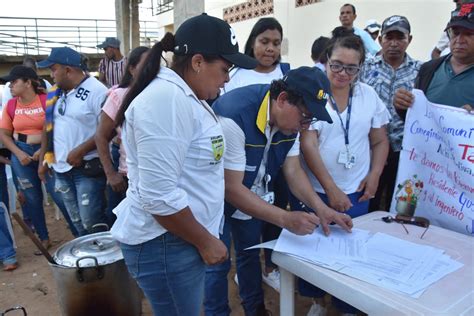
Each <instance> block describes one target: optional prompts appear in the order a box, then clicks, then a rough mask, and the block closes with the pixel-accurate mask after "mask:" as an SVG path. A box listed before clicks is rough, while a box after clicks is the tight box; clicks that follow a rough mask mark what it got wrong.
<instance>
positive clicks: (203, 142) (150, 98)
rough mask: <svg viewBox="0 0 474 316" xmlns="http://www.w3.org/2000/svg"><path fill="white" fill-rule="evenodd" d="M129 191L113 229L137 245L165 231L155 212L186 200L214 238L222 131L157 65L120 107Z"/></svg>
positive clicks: (220, 203) (219, 211)
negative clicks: (126, 105) (122, 108)
mask: <svg viewBox="0 0 474 316" xmlns="http://www.w3.org/2000/svg"><path fill="white" fill-rule="evenodd" d="M125 117H126V120H125V123H124V125H123V128H122V142H123V144H124V147H125V151H126V153H127V166H128V177H129V187H128V190H127V197H126V198H125V199H124V200H123V201H122V202H121V203H120V204H119V205H118V206H117V207H116V208H115V209H114V213H115V214H116V215H117V220H116V222H115V224H114V226H113V227H112V230H111V231H112V235H113V236H114V238H116V239H117V240H118V241H120V242H123V243H126V244H129V245H136V244H139V243H143V242H146V241H149V240H151V239H153V238H155V237H157V236H160V235H162V234H164V233H165V232H166V229H165V228H164V227H163V226H161V225H160V224H159V223H158V222H157V221H156V220H155V219H154V218H153V216H152V215H153V214H156V215H161V216H166V215H171V214H175V213H177V212H179V211H180V210H182V209H184V208H185V207H187V206H189V208H190V209H191V211H192V213H193V215H194V217H195V218H196V220H197V221H198V222H199V223H200V224H201V225H203V226H204V227H205V228H206V229H207V230H208V231H209V232H210V233H211V234H213V235H214V236H216V237H218V233H219V226H220V224H221V221H222V220H223V214H224V166H223V163H222V160H223V159H222V157H223V155H224V135H223V132H222V128H221V125H220V123H219V122H218V120H217V117H216V115H215V114H214V112H213V111H212V109H211V108H210V107H209V106H208V105H207V103H205V102H204V101H199V100H198V98H197V97H196V95H195V94H194V93H193V91H192V90H191V88H190V87H189V86H188V85H187V84H186V82H184V81H183V79H182V78H181V77H179V76H178V75H177V74H176V73H175V72H174V71H172V70H171V69H168V68H165V67H162V68H161V70H160V72H159V74H158V76H157V78H155V79H154V80H153V81H152V82H151V83H150V84H149V85H148V86H147V87H146V88H145V89H144V90H143V91H142V92H141V93H140V94H139V95H138V96H137V97H136V98H135V99H134V100H133V102H132V103H131V104H130V106H129V108H128V109H127V111H126V113H125Z"/></svg>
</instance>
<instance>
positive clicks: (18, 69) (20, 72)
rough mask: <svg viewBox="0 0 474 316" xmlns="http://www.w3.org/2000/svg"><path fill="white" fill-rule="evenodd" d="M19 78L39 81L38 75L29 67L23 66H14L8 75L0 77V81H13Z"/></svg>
mask: <svg viewBox="0 0 474 316" xmlns="http://www.w3.org/2000/svg"><path fill="white" fill-rule="evenodd" d="M20 78H22V79H23V78H24V79H34V80H39V77H38V75H37V74H36V72H35V71H34V70H33V69H31V68H30V67H26V66H23V65H16V66H14V67H13V68H12V69H11V70H10V73H9V74H8V75H7V76H3V77H0V80H3V81H15V80H17V79H20Z"/></svg>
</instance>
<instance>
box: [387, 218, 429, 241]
mask: <svg viewBox="0 0 474 316" xmlns="http://www.w3.org/2000/svg"><path fill="white" fill-rule="evenodd" d="M382 221H384V222H385V223H392V222H395V223H399V224H401V225H402V227H403V229H405V232H406V233H407V234H410V233H409V232H408V229H407V228H406V227H405V225H404V224H407V225H415V226H418V227H423V228H426V229H425V231H424V232H423V234H421V236H420V239H423V236H425V234H426V232H427V231H428V228H430V220H429V219H427V218H425V217H421V216H404V215H396V216H395V217H393V216H390V215H389V216H385V217H382Z"/></svg>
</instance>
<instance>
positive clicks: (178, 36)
mask: <svg viewBox="0 0 474 316" xmlns="http://www.w3.org/2000/svg"><path fill="white" fill-rule="evenodd" d="M174 37H175V44H176V46H175V47H174V53H175V54H176V55H193V54H204V55H217V56H220V57H222V58H223V59H225V60H227V61H228V62H230V63H232V64H234V65H236V66H238V67H241V68H246V69H253V68H255V67H257V64H258V63H257V61H256V60H255V59H254V58H252V57H250V56H247V55H245V54H242V53H239V44H238V43H237V38H236V36H235V33H234V30H233V29H232V28H231V27H230V25H229V24H227V22H225V21H223V20H221V19H218V18H216V17H213V16H209V15H207V14H206V13H203V14H201V15H198V16H195V17H192V18H190V19H188V20H186V21H184V22H183V24H181V26H180V27H179V28H178V30H177V31H176V33H175V35H174Z"/></svg>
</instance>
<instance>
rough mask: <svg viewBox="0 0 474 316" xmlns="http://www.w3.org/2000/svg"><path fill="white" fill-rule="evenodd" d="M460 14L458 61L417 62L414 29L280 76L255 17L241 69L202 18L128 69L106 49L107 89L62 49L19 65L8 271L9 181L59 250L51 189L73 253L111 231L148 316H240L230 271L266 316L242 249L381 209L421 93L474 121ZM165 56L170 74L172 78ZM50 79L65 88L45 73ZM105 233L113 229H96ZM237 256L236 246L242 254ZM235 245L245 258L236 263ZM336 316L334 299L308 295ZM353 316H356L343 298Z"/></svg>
mask: <svg viewBox="0 0 474 316" xmlns="http://www.w3.org/2000/svg"><path fill="white" fill-rule="evenodd" d="M455 2H457V5H458V6H457V9H456V10H455V11H453V13H452V16H451V19H450V20H449V23H448V24H447V26H446V29H445V32H446V35H447V38H448V42H449V48H450V53H448V54H447V55H444V56H442V57H440V58H436V59H433V60H432V61H429V62H427V63H424V64H423V63H422V62H420V61H418V60H415V59H413V58H412V57H410V56H409V55H408V54H407V53H406V50H407V48H408V46H409V44H410V42H411V41H412V39H413V38H412V35H411V26H410V22H409V21H408V19H407V18H406V17H404V16H399V15H393V16H389V17H387V18H386V19H385V20H384V21H383V23H382V24H381V25H380V24H379V23H378V22H377V21H375V20H370V21H368V22H367V24H366V27H365V29H359V28H356V27H354V25H353V24H354V20H355V19H356V17H357V15H356V8H355V7H354V6H353V5H351V4H344V5H343V6H342V7H341V9H340V15H339V19H340V22H341V26H339V27H336V28H335V29H334V31H333V32H332V35H331V37H319V38H317V39H316V40H315V41H314V43H313V45H312V48H311V52H309V53H310V55H311V58H312V60H313V61H314V65H311V66H303V67H298V68H294V69H292V68H291V67H290V65H289V64H288V63H284V62H282V60H281V45H282V40H283V28H282V26H281V25H280V23H279V22H278V21H277V20H276V19H275V18H261V19H259V20H258V22H257V23H256V24H255V25H254V27H253V29H252V30H251V32H250V35H249V37H248V40H247V42H246V44H245V49H244V53H240V52H239V45H238V43H237V40H236V36H235V33H234V31H233V30H232V28H231V27H230V25H229V24H227V23H226V22H224V21H223V20H221V19H218V18H215V17H212V16H208V15H207V14H202V15H199V16H195V17H192V18H190V19H188V20H186V21H185V22H184V23H183V24H181V26H180V27H179V28H178V29H177V30H176V32H175V34H174V35H173V34H171V33H167V34H166V35H165V36H164V38H163V39H162V40H161V41H159V42H157V43H156V44H155V45H154V46H153V47H152V48H146V47H137V48H135V49H133V50H132V51H131V52H130V53H129V54H128V56H127V57H125V56H123V55H122V53H121V52H120V41H119V40H118V39H116V38H106V39H105V41H104V42H103V43H102V44H100V45H98V46H97V47H98V48H101V49H103V50H104V53H105V57H104V59H103V60H102V61H101V63H100V66H99V80H98V79H96V78H94V77H93V76H90V75H89V69H88V66H87V62H86V59H85V58H84V56H83V55H81V54H80V53H79V52H77V51H75V50H73V49H71V48H68V47H59V48H53V49H52V50H51V53H50V54H49V56H48V57H47V59H46V60H43V61H40V62H38V63H37V64H36V63H35V62H34V61H33V62H32V60H31V58H27V59H25V62H24V64H23V65H20V66H15V67H13V68H12V69H11V71H10V73H9V75H7V76H5V77H3V78H0V79H2V80H3V81H5V82H8V85H7V86H8V91H9V92H10V93H11V96H7V100H5V96H6V94H4V98H3V99H4V102H3V108H2V117H1V121H0V141H1V143H2V144H3V147H4V148H3V149H1V150H2V151H1V156H0V181H1V192H0V198H1V200H0V202H3V203H4V204H3V205H2V204H0V211H1V212H0V261H2V262H3V266H4V270H5V271H12V270H15V269H16V268H17V267H18V261H17V258H16V254H15V249H14V248H13V244H12V237H11V235H10V232H9V230H8V221H9V217H8V211H7V207H8V205H9V204H8V193H7V192H6V188H7V185H6V176H5V165H6V164H8V165H11V169H12V173H13V178H14V180H15V184H16V188H17V190H18V194H19V199H20V200H21V201H22V203H21V205H20V207H21V209H22V212H23V217H24V219H25V221H26V222H27V223H29V225H30V226H31V228H32V229H34V231H35V232H36V234H37V235H38V237H39V239H40V240H41V242H42V244H43V246H44V247H45V248H50V247H51V243H50V240H49V235H48V229H47V225H46V222H45V214H44V209H43V203H42V201H43V198H44V194H43V186H44V187H45V188H46V191H47V192H48V193H49V194H50V195H51V198H52V200H53V201H54V203H55V204H56V205H57V206H58V208H59V209H60V210H61V212H62V214H63V216H64V218H65V220H66V221H67V223H68V226H69V229H70V230H71V233H72V234H73V236H75V237H78V236H83V235H86V234H90V233H94V232H97V231H100V230H102V229H106V228H107V227H110V231H111V234H112V236H113V237H114V238H115V239H116V240H117V241H118V242H119V244H120V247H121V249H122V253H123V256H124V259H125V263H126V265H127V267H128V270H129V272H130V274H131V275H132V277H133V278H135V279H136V281H137V283H138V284H139V286H140V287H141V289H142V290H143V292H144V293H145V296H146V297H147V299H148V300H149V302H150V304H151V306H152V309H153V312H154V314H155V315H199V314H200V313H201V309H202V308H203V310H204V314H205V315H229V314H230V312H231V310H230V307H229V304H228V274H229V272H230V268H231V264H232V262H235V265H236V271H237V273H236V275H235V276H232V277H233V279H234V281H235V282H236V283H237V284H238V287H239V296H240V298H241V300H242V307H243V309H244V312H245V315H266V314H267V313H268V311H267V310H266V307H265V304H264V294H263V290H262V282H264V283H266V284H268V285H269V286H271V287H273V288H274V289H275V290H276V291H278V290H279V285H280V276H279V272H278V268H277V266H276V265H274V264H273V263H272V261H271V251H266V252H265V256H264V259H265V260H264V263H263V266H264V268H263V269H262V264H261V261H260V251H259V250H245V249H246V248H248V247H250V246H253V245H255V244H258V243H260V242H261V241H268V240H272V239H276V238H278V235H279V233H280V232H281V229H283V228H284V229H287V230H289V231H291V232H293V233H295V234H298V235H305V234H310V233H312V232H313V231H314V230H315V229H316V228H317V227H318V226H321V228H322V230H323V231H324V233H325V234H326V235H329V234H330V227H331V226H330V224H337V225H339V226H340V227H341V228H343V229H344V230H346V231H347V232H348V233H349V232H350V231H351V228H352V218H354V217H357V216H361V215H364V214H367V213H368V212H369V211H371V210H388V208H389V204H390V201H391V197H392V194H393V190H394V185H395V177H396V174H397V168H398V161H399V157H400V151H401V150H402V147H401V144H402V138H403V128H404V119H405V114H406V110H407V109H408V108H409V107H410V106H411V105H412V103H413V94H412V93H411V90H412V89H413V88H418V89H421V90H423V91H424V92H425V94H426V96H427V98H428V100H430V101H431V102H434V103H441V104H446V105H451V106H455V107H463V108H465V109H466V110H467V111H471V110H472V108H471V107H472V105H474V89H472V82H474V2H469V1H467V2H466V3H461V1H455ZM164 52H172V53H173V59H172V61H171V62H170V64H169V65H168V64H166V65H163V64H162V55H163V53H164ZM36 66H37V67H39V68H49V69H50V71H51V77H52V79H53V81H54V85H53V86H51V85H50V84H49V83H48V82H45V81H43V80H41V79H40V78H39V76H38V74H37V72H36ZM103 223H106V224H107V225H106V226H104V225H102V224H103ZM231 241H232V243H231ZM231 244H233V247H234V249H235V259H233V260H231V259H230V256H229V254H230V247H231ZM299 294H300V295H303V296H309V297H312V298H313V300H314V303H313V305H312V306H311V309H310V310H309V311H308V315H325V314H326V312H327V310H326V307H325V302H324V299H323V297H324V295H325V292H324V291H322V290H321V289H318V288H316V287H314V286H313V285H311V284H309V283H307V282H305V281H304V280H300V282H299ZM333 305H334V306H335V307H336V308H337V309H338V310H339V311H340V312H341V313H342V314H347V315H353V314H356V313H357V312H358V311H357V310H356V309H355V308H354V307H352V306H350V305H348V304H347V303H345V302H343V301H340V300H338V299H336V298H333Z"/></svg>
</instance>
